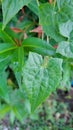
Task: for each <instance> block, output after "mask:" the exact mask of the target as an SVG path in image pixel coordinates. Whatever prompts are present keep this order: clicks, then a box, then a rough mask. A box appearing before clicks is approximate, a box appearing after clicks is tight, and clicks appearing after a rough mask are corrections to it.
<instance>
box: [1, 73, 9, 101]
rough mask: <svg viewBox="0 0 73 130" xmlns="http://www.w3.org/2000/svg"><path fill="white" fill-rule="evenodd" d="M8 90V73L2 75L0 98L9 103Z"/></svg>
mask: <svg viewBox="0 0 73 130" xmlns="http://www.w3.org/2000/svg"><path fill="white" fill-rule="evenodd" d="M8 92H9V90H8V88H7V76H6V73H5V72H3V73H1V74H0V98H2V99H4V101H6V102H7V103H9V95H8Z"/></svg>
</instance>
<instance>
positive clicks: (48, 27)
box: [39, 3, 64, 42]
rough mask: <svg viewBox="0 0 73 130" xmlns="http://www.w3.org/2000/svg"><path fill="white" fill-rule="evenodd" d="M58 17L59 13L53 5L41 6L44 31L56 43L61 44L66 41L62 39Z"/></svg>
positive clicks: (41, 23)
mask: <svg viewBox="0 0 73 130" xmlns="http://www.w3.org/2000/svg"><path fill="white" fill-rule="evenodd" d="M56 16H57V12H56V11H55V8H54V7H53V5H51V4H48V3H46V4H41V5H40V7H39V18H40V25H42V27H43V31H44V32H45V33H46V35H48V36H50V37H51V38H53V39H54V40H55V41H57V42H60V41H63V40H64V37H62V36H61V35H60V33H59V29H58V24H57V19H56Z"/></svg>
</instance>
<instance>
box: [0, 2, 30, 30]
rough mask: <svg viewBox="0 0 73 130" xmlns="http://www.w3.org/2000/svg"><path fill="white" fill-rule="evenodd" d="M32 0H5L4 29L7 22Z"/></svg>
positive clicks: (3, 4)
mask: <svg viewBox="0 0 73 130" xmlns="http://www.w3.org/2000/svg"><path fill="white" fill-rule="evenodd" d="M30 1H31V0H20V1H19V0H3V1H2V10H3V29H4V28H5V26H6V24H7V23H8V22H9V21H10V20H11V19H12V18H13V17H14V16H15V15H16V14H17V13H18V11H19V10H20V9H21V8H22V7H23V6H24V5H27V4H28V3H29V2H30Z"/></svg>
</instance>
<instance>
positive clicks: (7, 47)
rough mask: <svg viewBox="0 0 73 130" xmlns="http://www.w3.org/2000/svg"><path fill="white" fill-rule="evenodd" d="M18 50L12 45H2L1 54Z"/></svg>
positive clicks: (0, 45) (0, 46)
mask: <svg viewBox="0 0 73 130" xmlns="http://www.w3.org/2000/svg"><path fill="white" fill-rule="evenodd" d="M16 48H17V46H14V45H12V44H10V43H0V54H2V53H6V52H8V51H11V50H15V49H16Z"/></svg>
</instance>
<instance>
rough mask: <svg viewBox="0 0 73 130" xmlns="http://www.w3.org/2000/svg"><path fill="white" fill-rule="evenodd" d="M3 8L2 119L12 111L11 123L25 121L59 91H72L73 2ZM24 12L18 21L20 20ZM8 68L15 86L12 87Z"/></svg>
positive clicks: (26, 0) (29, 0)
mask: <svg viewBox="0 0 73 130" xmlns="http://www.w3.org/2000/svg"><path fill="white" fill-rule="evenodd" d="M0 4H1V5H0V6H1V8H2V15H3V21H2V22H0V117H1V118H2V117H3V116H4V115H5V114H6V113H7V112H10V118H11V120H12V121H13V119H14V117H17V119H19V120H20V121H22V120H23V118H25V117H26V116H27V115H30V114H31V113H33V112H34V111H35V110H36V108H37V107H38V106H39V105H40V104H41V103H42V102H43V101H44V100H45V99H46V98H47V97H48V96H49V95H50V94H51V93H52V92H53V91H55V90H56V88H58V87H66V86H68V87H69V86H70V79H71V78H72V69H73V67H72V63H73V61H72V60H73V0H21V1H19V0H1V2H0ZM20 10H22V12H23V17H21V18H20V22H19V20H18V17H15V16H16V15H17V14H18V12H19V11H20ZM25 10H27V11H26V12H27V15H29V14H30V12H31V11H32V12H31V14H33V15H31V18H30V15H29V16H28V17H26V13H25ZM28 10H29V11H28ZM21 19H22V20H21ZM30 19H31V20H30ZM13 21H14V24H13ZM38 21H39V22H38ZM39 25H40V26H39ZM36 26H38V27H37V28H36ZM32 28H33V30H32ZM34 28H35V29H34ZM31 32H38V37H40V36H41V35H42V36H41V37H42V38H38V37H37V35H34V33H31ZM46 39H47V40H46ZM8 68H10V69H11V71H12V72H13V74H14V76H15V82H16V83H13V82H11V80H9V82H8V71H7V69H8ZM9 86H12V87H9Z"/></svg>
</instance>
